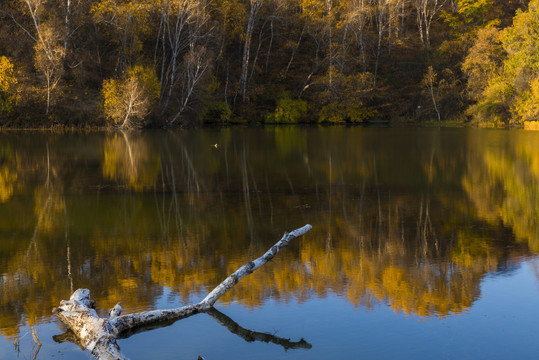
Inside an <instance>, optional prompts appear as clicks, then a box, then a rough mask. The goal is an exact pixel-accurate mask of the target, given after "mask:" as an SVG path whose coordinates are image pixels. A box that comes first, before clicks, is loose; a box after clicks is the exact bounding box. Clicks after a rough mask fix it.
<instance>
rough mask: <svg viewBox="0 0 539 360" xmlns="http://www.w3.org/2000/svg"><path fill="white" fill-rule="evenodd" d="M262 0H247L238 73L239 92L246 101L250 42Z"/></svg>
mask: <svg viewBox="0 0 539 360" xmlns="http://www.w3.org/2000/svg"><path fill="white" fill-rule="evenodd" d="M263 4H264V0H249V17H248V18H247V28H246V29H245V41H244V43H243V55H242V58H241V74H240V82H239V85H240V92H241V98H242V101H243V102H246V101H247V94H248V91H249V85H248V74H249V65H250V57H251V42H252V38H253V32H254V28H255V25H256V21H257V20H258V14H259V11H260V9H261V8H262V5H263Z"/></svg>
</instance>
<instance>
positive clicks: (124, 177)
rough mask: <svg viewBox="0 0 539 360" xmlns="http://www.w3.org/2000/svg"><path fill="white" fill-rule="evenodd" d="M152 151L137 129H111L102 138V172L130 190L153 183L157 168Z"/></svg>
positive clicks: (157, 162)
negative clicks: (126, 130)
mask: <svg viewBox="0 0 539 360" xmlns="http://www.w3.org/2000/svg"><path fill="white" fill-rule="evenodd" d="M154 154H155V153H154V152H152V151H150V148H149V145H148V144H147V142H146V141H145V140H144V137H143V136H141V134H140V133H134V132H125V131H121V132H115V133H113V134H112V135H110V136H109V137H108V138H107V139H106V141H105V146H104V160H103V176H104V177H105V178H106V179H109V180H116V181H118V182H119V183H120V184H122V185H124V184H125V185H126V186H128V187H129V188H132V189H134V190H142V189H143V188H148V187H153V186H154V184H155V181H156V179H157V176H158V175H159V171H160V162H159V157H158V156H154Z"/></svg>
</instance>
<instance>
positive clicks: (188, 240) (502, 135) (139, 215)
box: [0, 127, 539, 360]
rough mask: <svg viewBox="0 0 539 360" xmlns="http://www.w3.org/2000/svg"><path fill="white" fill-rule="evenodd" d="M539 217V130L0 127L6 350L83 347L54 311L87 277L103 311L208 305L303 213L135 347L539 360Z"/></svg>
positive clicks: (60, 354) (280, 355)
mask: <svg viewBox="0 0 539 360" xmlns="http://www.w3.org/2000/svg"><path fill="white" fill-rule="evenodd" d="M538 215H539V132H526V131H520V130H486V129H416V128H360V127H354V128H344V127H342V128H341V127H337V128H331V127H330V128H318V127H305V128H303V127H266V128H241V127H237V128H205V129H193V130H185V131H178V132H161V131H155V132H113V131H111V132H102V133H100V132H90V133H70V132H67V133H49V132H28V131H26V132H17V131H12V132H4V133H0V293H1V297H0V335H1V336H0V339H1V340H0V358H1V359H14V358H22V359H33V358H38V359H51V358H64V359H89V358H91V356H90V355H89V354H88V353H87V352H84V351H83V350H81V348H80V347H79V346H78V345H76V344H74V343H72V342H70V341H69V335H68V334H65V332H66V328H65V326H64V325H63V324H61V323H60V322H59V321H58V320H57V318H56V317H55V316H53V315H52V313H51V311H52V308H53V307H54V306H58V305H59V302H60V300H61V299H68V298H69V296H70V294H71V293H72V291H74V290H75V289H77V288H88V289H90V291H91V295H92V298H94V299H95V300H96V304H97V310H98V312H99V313H100V314H103V315H104V314H106V313H107V312H108V310H109V309H110V308H111V307H112V306H114V304H116V303H117V302H121V303H122V306H123V308H124V313H129V312H135V311H141V310H146V309H164V308H172V307H178V306H181V305H184V304H189V303H191V302H197V301H199V300H200V299H202V298H203V297H204V296H205V295H206V294H207V293H208V292H209V291H211V289H213V287H215V286H216V285H217V284H219V283H220V282H221V281H222V280H223V279H224V278H225V277H226V276H227V275H228V274H230V273H232V272H233V271H235V270H236V269H237V268H238V267H239V266H241V265H243V264H244V263H245V262H247V261H250V260H252V259H254V258H256V257H258V256H260V255H261V254H263V253H264V252H265V251H266V250H267V249H268V248H270V247H271V246H272V245H273V244H274V243H275V242H276V241H277V240H279V239H280V238H281V236H282V234H283V233H284V232H285V231H291V230H294V229H296V228H299V227H301V226H303V225H305V224H307V223H308V224H311V225H312V226H313V229H312V230H311V231H310V232H308V233H307V234H306V235H305V236H304V237H302V238H300V239H297V240H294V242H293V243H292V244H291V245H290V246H289V247H288V248H285V249H283V250H282V251H281V252H280V253H279V254H278V255H277V256H276V257H275V258H274V260H273V261H272V262H270V263H268V264H266V265H265V266H264V267H262V268H261V269H260V270H258V271H257V272H255V273H253V274H251V275H249V276H248V277H246V278H244V279H243V280H242V281H241V282H240V283H238V284H237V285H236V286H235V287H234V288H233V289H232V290H231V291H230V292H229V293H227V294H226V295H225V296H224V297H223V298H221V299H220V300H219V301H218V302H217V304H216V309H217V310H218V312H215V313H211V314H198V315H195V316H192V317H189V318H186V319H182V320H179V321H177V322H175V323H173V324H169V325H168V326H162V324H161V326H159V327H157V326H156V327H155V328H154V329H150V330H148V331H145V332H139V333H137V334H132V335H131V336H130V337H127V338H125V339H122V340H120V341H119V345H120V348H121V350H122V352H123V353H124V355H125V356H126V357H128V358H131V359H149V358H158V359H197V357H198V356H203V357H204V358H205V359H207V360H213V359H253V358H256V359H329V358H341V357H342V358H347V359H359V358H361V359H395V358H399V359H404V358H409V359H434V358H447V359H505V358H520V359H525V358H529V359H532V358H535V357H536V356H537V354H538V353H539V341H537V332H538V330H539V322H538V321H537V319H538V318H539V306H537V304H539V258H538V254H539V227H538V225H539V216H538ZM32 329H33V331H35V334H37V337H38V338H39V340H40V341H41V343H42V346H41V347H39V346H36V345H35V342H34V340H33V336H32ZM14 342H18V346H16V345H14Z"/></svg>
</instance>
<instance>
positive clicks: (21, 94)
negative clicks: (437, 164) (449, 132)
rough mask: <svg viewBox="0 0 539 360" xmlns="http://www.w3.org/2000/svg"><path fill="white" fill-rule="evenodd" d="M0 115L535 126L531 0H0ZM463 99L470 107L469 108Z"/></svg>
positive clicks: (91, 123) (136, 123)
mask: <svg viewBox="0 0 539 360" xmlns="http://www.w3.org/2000/svg"><path fill="white" fill-rule="evenodd" d="M2 9H3V10H2V11H1V12H0V17H1V18H2V21H1V23H0V29H1V31H0V56H1V57H0V121H1V123H0V124H1V126H4V127H54V126H75V127H95V126H107V125H114V126H119V127H125V128H127V127H169V126H177V125H180V126H185V125H190V124H195V123H205V124H208V123H218V124H226V123H233V122H235V123H344V124H346V123H361V122H364V121H370V120H378V121H379V120H384V121H387V120H390V121H404V119H415V120H416V121H432V120H435V121H441V122H443V121H449V120H455V119H457V118H459V119H461V120H462V121H469V120H473V121H476V122H478V123H480V124H484V125H502V126H506V125H520V126H525V127H529V128H533V127H536V126H535V123H536V119H537V116H538V114H539V76H538V75H537V74H538V69H539V36H538V35H537V33H536V31H535V30H534V29H536V28H537V27H538V25H539V24H538V23H539V0H531V1H528V0H475V1H472V0H238V1H231V0H159V1H153V0H152V1H150V0H133V1H124V0H48V1H44V0H6V1H4V5H3V6H2ZM463 114H464V115H463Z"/></svg>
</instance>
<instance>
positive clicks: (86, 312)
mask: <svg viewBox="0 0 539 360" xmlns="http://www.w3.org/2000/svg"><path fill="white" fill-rule="evenodd" d="M309 230H311V225H305V226H303V227H301V228H299V229H296V230H294V231H292V232H289V233H285V234H284V235H283V237H282V238H281V240H279V241H278V242H277V243H276V244H275V245H273V246H272V247H271V249H269V250H268V251H266V253H265V254H264V255H262V256H261V257H259V258H258V259H255V260H253V261H249V262H248V263H246V264H244V265H243V266H241V267H240V268H239V269H238V270H236V271H235V272H234V273H233V274H231V275H230V276H228V277H227V278H226V279H225V280H224V281H223V282H222V283H220V284H219V285H218V286H217V287H216V288H215V289H213V290H212V291H211V292H210V293H209V294H208V295H207V296H206V297H205V298H204V299H203V300H202V301H200V302H199V303H196V304H191V305H186V306H182V307H179V308H176V309H166V310H152V311H143V312H138V313H134V314H128V315H122V307H121V305H120V304H119V303H118V304H116V306H114V307H113V308H112V310H111V311H110V313H109V316H108V317H107V318H101V317H99V315H98V314H97V312H96V311H95V309H94V305H95V304H94V300H92V299H91V298H90V291H89V290H88V289H78V290H76V291H75V292H74V293H73V294H72V295H71V298H70V299H69V300H62V301H61V302H60V306H59V307H57V308H55V309H54V310H53V312H54V313H55V314H56V316H58V318H59V319H60V320H61V321H62V322H63V323H64V324H66V325H67V326H68V327H69V328H70V329H71V330H72V331H73V333H74V335H75V337H76V342H77V343H78V344H79V345H80V346H81V347H83V348H84V349H86V350H88V351H89V352H90V353H91V354H92V355H93V356H94V357H95V358H97V359H125V357H124V356H123V355H122V354H121V352H120V347H119V346H118V343H117V341H116V340H117V339H118V338H119V337H120V336H121V335H122V334H125V333H127V332H131V331H132V332H135V331H136V329H138V328H143V327H146V326H150V325H151V324H155V323H158V322H165V321H173V320H178V319H182V318H185V317H188V316H191V315H194V314H197V313H200V312H208V313H209V314H210V316H212V317H214V318H219V316H218V315H217V314H218V313H216V312H212V311H211V310H214V308H213V305H214V304H215V302H216V301H217V300H218V299H219V298H220V297H221V296H223V295H224V294H225V293H226V292H228V291H229V290H230V289H232V287H233V286H234V285H236V284H237V283H238V282H239V281H240V280H241V279H242V278H244V277H245V276H247V275H249V274H251V273H252V272H253V271H255V270H257V269H258V268H260V267H261V266H263V265H264V264H265V263H267V262H268V261H270V260H271V259H272V258H273V257H274V256H275V255H276V254H277V253H278V252H279V251H280V250H281V249H282V248H283V247H286V246H288V244H289V242H290V241H292V240H293V239H295V238H297V237H300V236H302V235H304V234H305V233H306V232H307V231H309ZM246 331H247V330H246ZM242 333H243V335H245V334H247V333H245V332H242ZM250 335H251V338H252V339H253V340H255V339H257V337H258V339H259V340H261V339H262V338H264V336H263V335H262V333H254V332H252V333H251V334H250ZM255 335H256V336H255ZM253 336H254V337H253ZM275 339H277V340H275V341H277V342H278V341H280V340H278V338H275ZM261 341H266V340H261ZM267 341H271V339H269V338H268V339H267ZM281 345H283V344H281ZM286 346H287V347H289V348H294V347H298V348H309V347H310V345H308V344H307V343H306V342H305V340H303V339H302V340H301V341H299V342H298V343H293V342H290V343H289V344H287V345H286Z"/></svg>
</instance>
